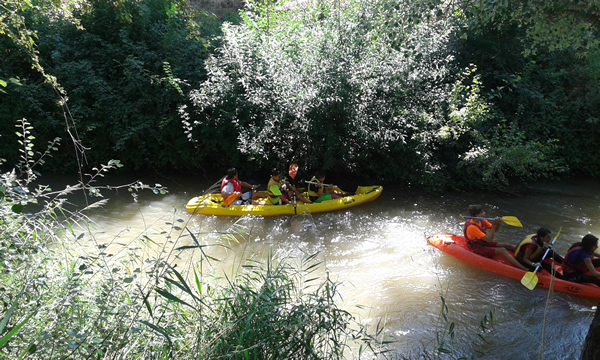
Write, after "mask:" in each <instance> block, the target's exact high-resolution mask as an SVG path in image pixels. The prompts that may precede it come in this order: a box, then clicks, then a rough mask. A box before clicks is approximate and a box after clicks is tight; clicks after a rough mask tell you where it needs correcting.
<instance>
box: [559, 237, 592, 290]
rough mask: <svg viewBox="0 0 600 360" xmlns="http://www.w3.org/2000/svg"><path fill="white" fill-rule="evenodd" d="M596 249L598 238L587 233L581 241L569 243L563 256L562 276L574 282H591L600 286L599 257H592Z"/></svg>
mask: <svg viewBox="0 0 600 360" xmlns="http://www.w3.org/2000/svg"><path fill="white" fill-rule="evenodd" d="M596 249H598V238H597V237H595V236H594V235H592V234H587V235H586V236H584V237H583V239H581V242H578V243H575V244H573V245H571V248H569V251H567V254H566V255H565V258H564V263H563V276H564V278H565V279H566V280H568V281H572V282H576V283H592V284H596V285H598V286H600V279H599V277H600V272H598V271H597V270H596V268H597V267H600V259H594V256H596V254H595V253H594V252H595V251H596Z"/></svg>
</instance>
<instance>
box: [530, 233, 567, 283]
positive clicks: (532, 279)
mask: <svg viewBox="0 0 600 360" xmlns="http://www.w3.org/2000/svg"><path fill="white" fill-rule="evenodd" d="M561 230H562V226H561V227H560V229H559V230H558V232H557V233H556V236H555V237H554V240H552V243H551V244H550V245H551V246H552V245H553V244H554V242H555V241H556V239H557V238H558V235H560V232H561ZM549 251H550V248H548V249H546V252H545V253H544V256H542V260H541V261H540V264H541V263H542V261H544V259H545V258H546V255H548V252H549ZM539 267H540V265H538V266H536V267H535V270H533V271H529V272H527V273H526V274H525V275H524V276H523V278H522V279H521V284H523V286H525V287H526V288H528V289H529V290H533V289H535V286H536V285H537V283H538V277H537V275H536V272H537V270H538V268H539Z"/></svg>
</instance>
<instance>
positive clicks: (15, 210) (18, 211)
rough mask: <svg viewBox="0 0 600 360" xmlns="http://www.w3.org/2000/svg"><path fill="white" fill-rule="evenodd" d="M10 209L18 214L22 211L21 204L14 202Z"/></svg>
mask: <svg viewBox="0 0 600 360" xmlns="http://www.w3.org/2000/svg"><path fill="white" fill-rule="evenodd" d="M11 210H12V211H13V212H14V213H17V214H20V213H22V212H23V205H21V204H14V205H13V206H12V207H11Z"/></svg>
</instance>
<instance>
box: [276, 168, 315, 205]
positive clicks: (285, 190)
mask: <svg viewBox="0 0 600 360" xmlns="http://www.w3.org/2000/svg"><path fill="white" fill-rule="evenodd" d="M294 194H295V195H296V199H297V200H298V201H301V202H303V203H310V201H308V200H306V199H305V198H304V196H302V194H300V192H299V191H298V190H297V189H296V188H295V187H293V186H292V185H290V184H289V183H285V182H284V181H283V180H282V178H281V171H279V170H278V169H273V170H272V171H271V178H270V179H269V183H268V184H267V195H268V196H269V201H270V202H271V204H273V205H284V204H288V203H289V202H290V199H291V198H292V196H294Z"/></svg>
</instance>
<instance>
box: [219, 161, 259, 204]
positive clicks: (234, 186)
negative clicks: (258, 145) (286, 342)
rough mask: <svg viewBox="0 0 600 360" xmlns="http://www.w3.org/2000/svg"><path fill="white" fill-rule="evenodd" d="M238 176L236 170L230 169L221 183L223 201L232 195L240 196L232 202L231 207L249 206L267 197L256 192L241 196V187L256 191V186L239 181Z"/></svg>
mask: <svg viewBox="0 0 600 360" xmlns="http://www.w3.org/2000/svg"><path fill="white" fill-rule="evenodd" d="M238 176H239V175H238V171H237V169H236V168H231V169H229V170H227V175H226V176H225V177H224V178H223V180H222V181H221V197H222V198H223V199H226V198H227V197H228V196H230V195H231V194H233V193H238V194H240V197H239V198H237V199H236V200H235V201H234V202H232V203H231V205H249V204H250V203H254V200H258V199H260V198H264V197H267V195H265V194H263V193H259V192H256V191H248V192H245V193H243V194H242V186H243V187H247V188H251V189H252V190H256V185H251V184H248V183H247V182H244V181H240V179H239V177H238Z"/></svg>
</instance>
